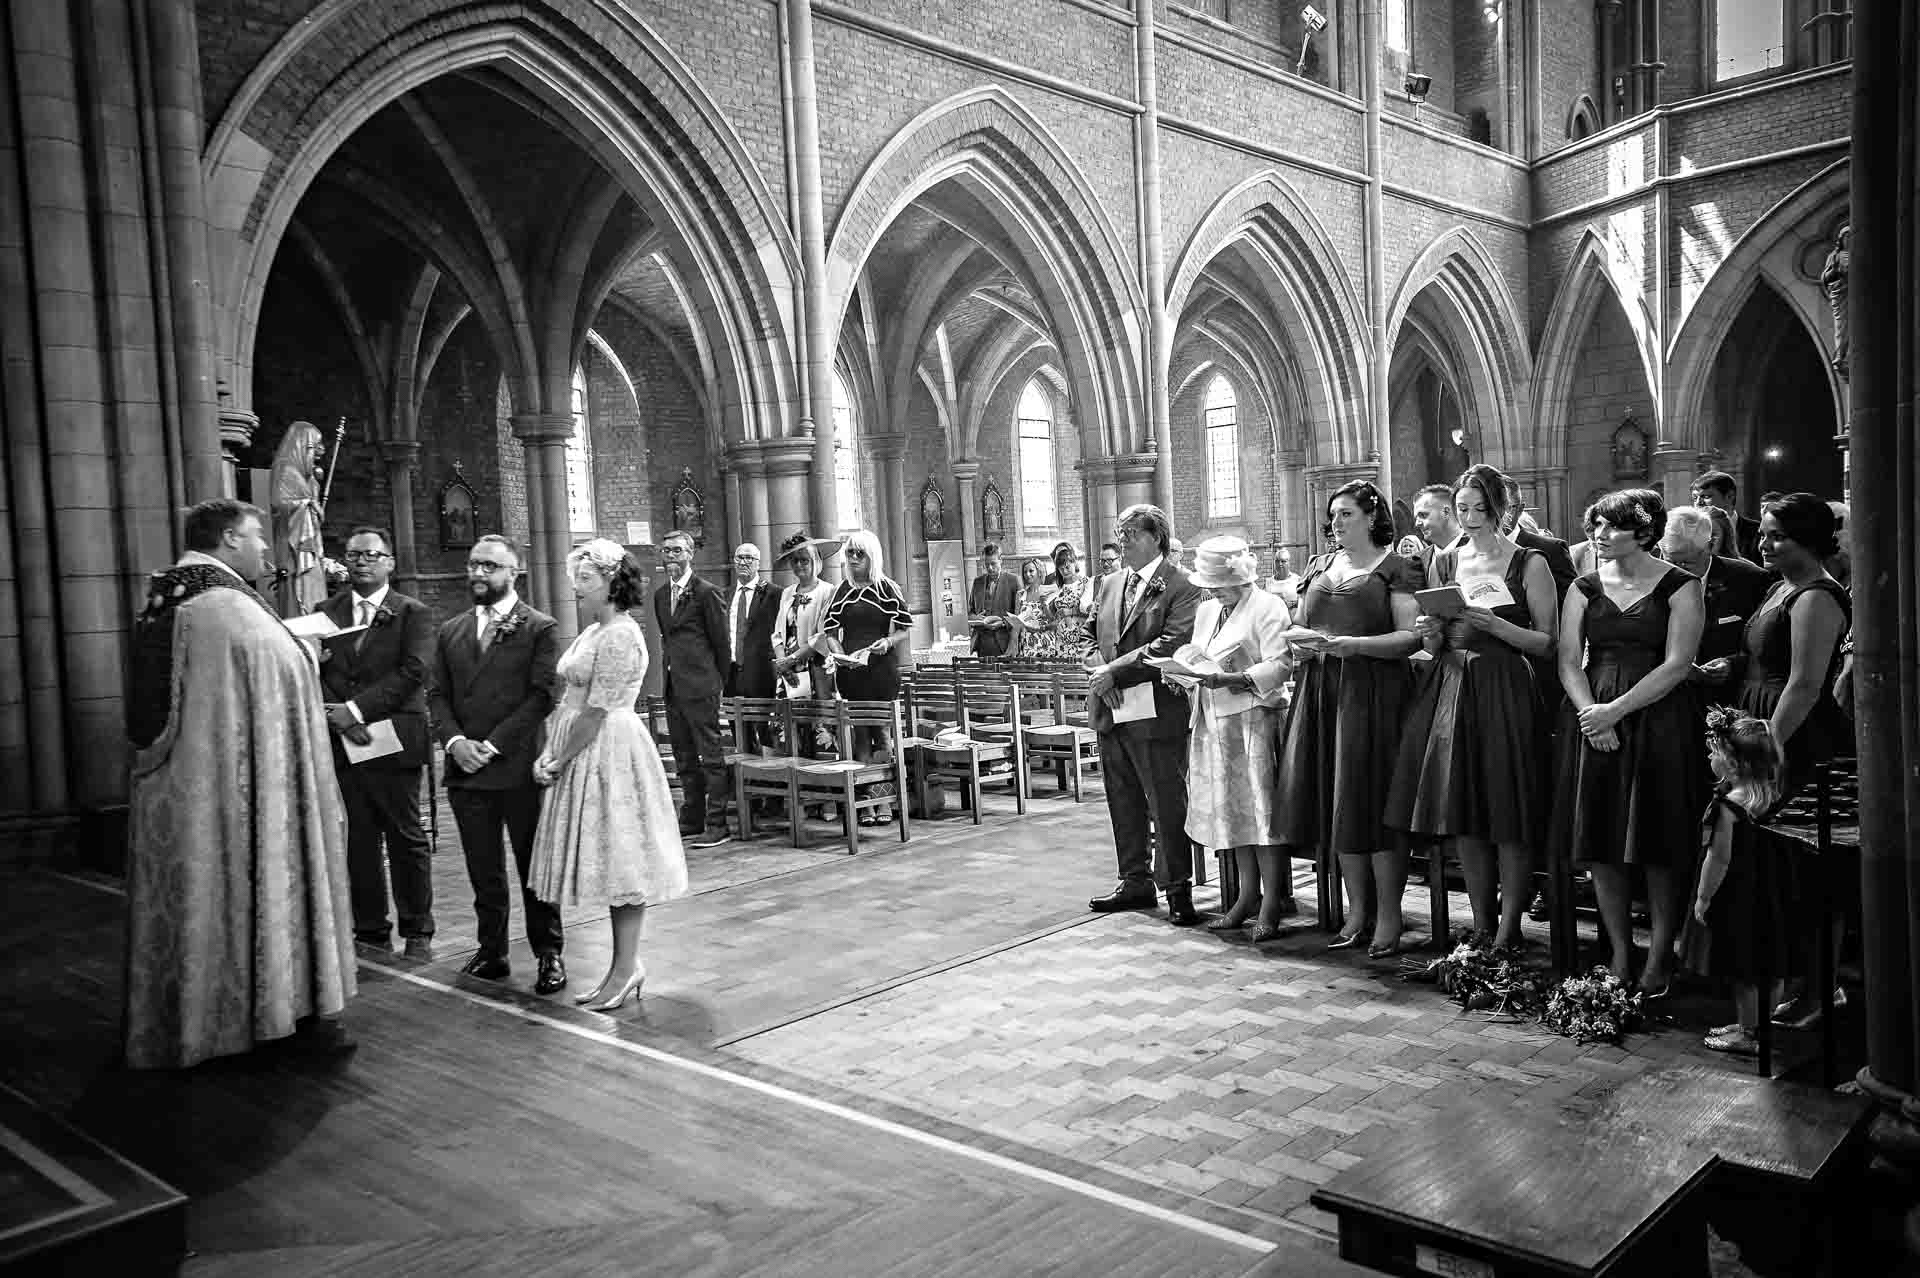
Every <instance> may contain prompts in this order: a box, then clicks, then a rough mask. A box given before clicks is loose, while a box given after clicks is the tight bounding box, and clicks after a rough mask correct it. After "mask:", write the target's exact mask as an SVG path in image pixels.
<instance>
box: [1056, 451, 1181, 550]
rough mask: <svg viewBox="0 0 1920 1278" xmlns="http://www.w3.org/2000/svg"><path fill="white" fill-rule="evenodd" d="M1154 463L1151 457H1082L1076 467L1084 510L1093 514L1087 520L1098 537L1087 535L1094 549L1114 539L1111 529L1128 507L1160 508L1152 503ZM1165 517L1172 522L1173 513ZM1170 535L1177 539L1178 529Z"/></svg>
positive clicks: (1149, 455)
mask: <svg viewBox="0 0 1920 1278" xmlns="http://www.w3.org/2000/svg"><path fill="white" fill-rule="evenodd" d="M1156 460H1157V459H1156V457H1155V455H1154V454H1153V453H1129V454H1124V455H1122V456H1118V457H1085V458H1082V459H1081V460H1080V461H1079V462H1077V463H1076V464H1075V468H1076V469H1078V470H1079V471H1080V474H1081V476H1082V477H1083V479H1084V480H1085V483H1086V493H1087V509H1088V510H1089V511H1091V512H1093V513H1092V514H1091V515H1090V518H1091V519H1092V521H1093V531H1094V533H1097V534H1098V536H1093V535H1092V534H1089V538H1090V540H1091V542H1092V544H1093V545H1094V546H1098V545H1099V544H1100V543H1101V542H1103V541H1111V540H1112V539H1113V528H1114V525H1115V524H1117V523H1119V522H1120V512H1121V511H1123V510H1125V509H1126V508H1127V507H1128V506H1135V505H1141V504H1147V505H1159V503H1158V502H1156V501H1154V499H1153V494H1154V473H1155V465H1154V463H1155V461H1156ZM1162 509H1165V508H1164V507H1162ZM1167 517H1168V518H1169V519H1171V518H1172V517H1173V512H1172V511H1168V512H1167ZM1173 535H1174V536H1176V537H1178V536H1180V529H1179V528H1177V527H1176V528H1175V529H1174V530H1173Z"/></svg>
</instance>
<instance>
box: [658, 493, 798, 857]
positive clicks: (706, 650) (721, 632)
mask: <svg viewBox="0 0 1920 1278" xmlns="http://www.w3.org/2000/svg"><path fill="white" fill-rule="evenodd" d="M660 557H661V559H663V560H664V561H665V562H666V569H667V580H666V582H665V584H663V585H662V586H661V587H660V588H659V589H658V590H656V591H654V592H653V615H654V620H655V621H656V622H657V623H658V624H659V626H660V648H661V653H662V655H663V657H664V660H663V662H662V664H663V665H664V666H665V671H664V675H665V692H666V698H667V732H668V735H669V737H670V738H671V740H672V742H673V761H674V768H675V770H676V771H677V772H678V774H679V776H680V793H681V802H680V833H681V835H682V837H684V838H685V840H686V844H687V846H688V847H694V848H710V847H715V846H717V845H719V844H722V843H725V842H726V841H727V839H728V838H729V837H730V836H729V835H728V834H727V816H726V801H727V800H726V795H727V765H726V762H725V751H724V749H723V747H722V746H721V743H720V697H721V694H722V693H723V692H724V691H725V689H726V686H727V674H728V671H730V670H731V669H732V668H733V653H732V644H731V642H730V641H729V638H728V635H727V605H726V600H725V598H724V597H723V596H722V595H721V593H720V591H719V589H718V588H717V587H716V586H715V585H714V584H713V583H712V582H710V581H708V580H707V579H706V578H704V577H697V576H695V575H694V572H693V537H692V536H691V535H689V534H687V533H684V532H680V531H677V530H676V531H674V532H670V533H668V534H667V535H666V536H665V537H664V538H662V539H661V542H660ZM756 557H757V556H756ZM769 660H771V657H769Z"/></svg>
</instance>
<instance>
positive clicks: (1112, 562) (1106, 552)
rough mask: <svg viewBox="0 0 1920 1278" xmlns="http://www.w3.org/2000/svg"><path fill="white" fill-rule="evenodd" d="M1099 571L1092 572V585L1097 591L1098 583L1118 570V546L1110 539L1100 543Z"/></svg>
mask: <svg viewBox="0 0 1920 1278" xmlns="http://www.w3.org/2000/svg"><path fill="white" fill-rule="evenodd" d="M1098 562H1099V571H1098V572H1096V573H1094V574H1093V581H1092V583H1091V584H1092V587H1093V591H1094V592H1095V593H1097V592H1098V591H1099V588H1100V583H1101V582H1103V581H1105V580H1106V579H1107V578H1108V577H1111V576H1113V574H1114V573H1116V572H1119V571H1120V547H1118V546H1116V545H1114V544H1113V543H1112V542H1110V541H1103V542H1101V543H1100V558H1099V561H1098Z"/></svg>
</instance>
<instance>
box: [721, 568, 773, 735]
mask: <svg viewBox="0 0 1920 1278" xmlns="http://www.w3.org/2000/svg"><path fill="white" fill-rule="evenodd" d="M779 611H780V588H779V587H778V586H776V585H774V584H773V583H772V582H770V581H768V580H767V579H766V578H764V577H762V576H761V575H760V547H758V546H756V545H754V544H753V543H752V542H750V541H744V542H741V543H740V545H738V546H737V547H735V548H734V552H733V588H732V589H731V590H730V591H729V592H728V593H727V644H728V650H729V653H730V655H731V658H732V659H731V661H730V662H729V663H728V667H727V695H728V696H729V697H771V696H772V695H773V690H774V689H773V682H774V676H773V619H774V617H775V616H776V615H777V614H778V613H779ZM760 729H761V725H757V724H756V725H754V727H753V729H752V731H753V732H754V733H756V734H758V733H759V732H760ZM766 739H769V738H765V737H761V736H758V735H755V736H752V737H749V739H748V741H747V744H748V745H749V746H755V745H758V744H760V743H761V741H763V740H766Z"/></svg>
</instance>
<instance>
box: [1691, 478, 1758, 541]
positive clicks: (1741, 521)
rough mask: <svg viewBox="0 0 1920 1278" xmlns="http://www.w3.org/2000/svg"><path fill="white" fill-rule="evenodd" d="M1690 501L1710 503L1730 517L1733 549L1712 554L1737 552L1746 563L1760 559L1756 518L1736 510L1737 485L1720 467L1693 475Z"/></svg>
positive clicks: (1738, 503) (1738, 493) (1737, 507)
mask: <svg viewBox="0 0 1920 1278" xmlns="http://www.w3.org/2000/svg"><path fill="white" fill-rule="evenodd" d="M1693 504H1694V505H1696V506H1713V507H1715V508H1716V509H1719V510H1724V511H1726V512H1727V513H1728V514H1729V515H1731V516H1733V521H1734V528H1735V541H1734V548H1733V549H1731V550H1720V551H1716V552H1715V553H1716V554H1723V555H1738V556H1740V558H1742V559H1745V560H1747V561H1748V562H1749V563H1759V562H1760V521H1759V520H1757V519H1753V518H1750V517H1748V516H1746V515H1743V514H1741V513H1740V488H1739V485H1737V484H1735V483H1734V480H1733V476H1732V475H1729V474H1728V473H1727V472H1726V471H1724V470H1709V471H1706V472H1705V473H1703V474H1699V475H1695V476H1694V477H1693Z"/></svg>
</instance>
